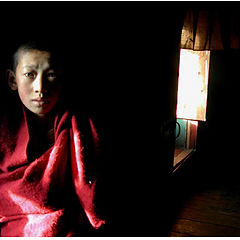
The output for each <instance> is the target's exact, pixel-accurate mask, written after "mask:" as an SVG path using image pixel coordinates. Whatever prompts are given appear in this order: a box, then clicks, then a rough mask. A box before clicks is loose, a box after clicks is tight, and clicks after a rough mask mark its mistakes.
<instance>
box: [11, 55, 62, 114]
mask: <svg viewBox="0 0 240 240" xmlns="http://www.w3.org/2000/svg"><path fill="white" fill-rule="evenodd" d="M15 81H16V88H17V90H18V94H19V97H20V99H21V101H22V103H23V104H24V105H25V107H26V108H27V109H29V110H30V111H31V112H33V113H35V114H37V115H39V116H44V115H46V114H47V113H49V112H50V111H51V110H52V109H53V107H54V106H55V105H56V103H57V101H58V98H59V95H60V92H61V83H60V80H59V75H58V72H57V71H56V70H54V69H53V68H52V66H51V54H50V53H49V52H45V51H40V50H27V51H26V50H25V51H21V52H20V53H19V57H18V65H17V68H16V78H15Z"/></svg>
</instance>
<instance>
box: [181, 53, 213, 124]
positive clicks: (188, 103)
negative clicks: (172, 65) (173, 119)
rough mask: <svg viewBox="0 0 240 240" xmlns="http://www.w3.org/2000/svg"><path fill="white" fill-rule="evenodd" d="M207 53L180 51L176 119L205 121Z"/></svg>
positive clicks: (208, 55)
mask: <svg viewBox="0 0 240 240" xmlns="http://www.w3.org/2000/svg"><path fill="white" fill-rule="evenodd" d="M209 59H210V52H209V51H192V50H186V49H181V52H180V65H179V79H178V102H177V118H184V119H192V120H202V121H205V120H206V104H207V83H208V71H209Z"/></svg>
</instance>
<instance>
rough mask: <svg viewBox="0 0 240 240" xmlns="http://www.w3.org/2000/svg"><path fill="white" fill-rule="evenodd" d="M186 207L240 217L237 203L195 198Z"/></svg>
mask: <svg viewBox="0 0 240 240" xmlns="http://www.w3.org/2000/svg"><path fill="white" fill-rule="evenodd" d="M185 207H188V208H192V209H200V210H204V211H209V212H216V213H218V214H224V215H230V216H236V217H240V205H239V204H238V203H236V202H235V201H225V200H223V201H214V200H211V199H205V198H203V199H201V198H200V197H193V198H191V199H189V200H188V201H187V202H186V203H185Z"/></svg>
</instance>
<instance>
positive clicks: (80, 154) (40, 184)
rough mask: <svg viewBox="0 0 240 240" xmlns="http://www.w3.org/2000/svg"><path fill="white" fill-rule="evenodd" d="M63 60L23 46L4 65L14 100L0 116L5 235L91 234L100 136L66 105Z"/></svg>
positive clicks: (0, 214) (0, 221)
mask: <svg viewBox="0 0 240 240" xmlns="http://www.w3.org/2000/svg"><path fill="white" fill-rule="evenodd" d="M59 66H61V65H60V62H59V57H58V56H56V55H55V52H54V51H53V50H52V49H49V48H48V46H41V45H38V44H36V43H27V44H23V45H21V46H20V47H19V48H18V49H17V51H16V52H15V54H14V56H13V66H12V69H11V70H7V78H8V83H9V86H10V88H11V89H12V90H13V91H14V92H15V93H16V96H17V97H16V101H11V102H12V104H11V106H9V107H8V109H9V110H8V111H7V112H6V113H5V114H1V119H0V230H1V232H0V236H2V237H4V236H5V237H16V236H20V237H51V236H81V235H86V229H88V228H89V226H92V227H93V229H94V228H95V229H98V228H99V227H100V226H101V225H102V224H104V220H102V219H101V218H100V217H99V216H98V215H97V214H96V211H95V202H94V200H95V187H96V178H95V173H96V171H95V170H96V169H95V166H96V161H97V157H98V135H97V132H96V129H95V127H94V125H93V121H92V120H91V119H90V118H88V117H87V116H86V115H85V114H80V113H78V114H73V112H72V111H70V110H69V109H67V107H66V106H65V105H64V104H63V101H62V98H61V94H62V92H63V83H64V80H65V79H62V78H63V73H62V69H61V68H60V67H59Z"/></svg>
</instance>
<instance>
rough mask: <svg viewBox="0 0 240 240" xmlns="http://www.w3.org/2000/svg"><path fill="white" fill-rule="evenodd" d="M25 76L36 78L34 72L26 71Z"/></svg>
mask: <svg viewBox="0 0 240 240" xmlns="http://www.w3.org/2000/svg"><path fill="white" fill-rule="evenodd" d="M24 76H25V77H26V78H29V79H34V78H35V73H33V72H26V73H24Z"/></svg>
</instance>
